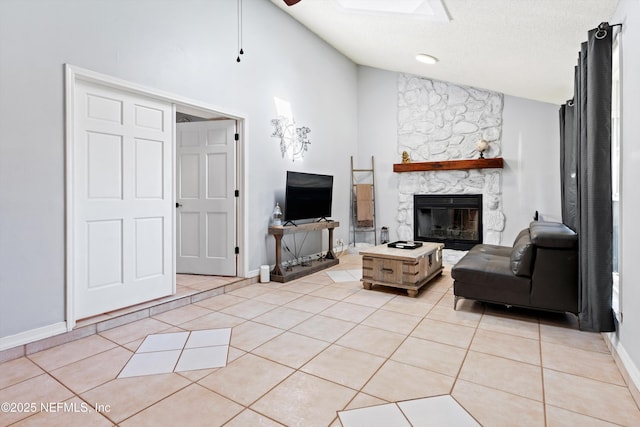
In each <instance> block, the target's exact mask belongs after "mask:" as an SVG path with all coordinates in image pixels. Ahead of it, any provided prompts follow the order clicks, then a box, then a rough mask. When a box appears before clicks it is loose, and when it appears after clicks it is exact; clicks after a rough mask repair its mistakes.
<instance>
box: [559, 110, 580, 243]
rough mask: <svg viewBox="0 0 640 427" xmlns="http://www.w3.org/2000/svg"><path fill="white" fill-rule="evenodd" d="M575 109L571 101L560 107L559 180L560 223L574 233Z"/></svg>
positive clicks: (575, 194)
mask: <svg viewBox="0 0 640 427" xmlns="http://www.w3.org/2000/svg"><path fill="white" fill-rule="evenodd" d="M574 124H575V109H574V104H573V100H571V101H569V102H567V103H566V104H564V105H562V106H561V107H560V178H561V188H560V190H561V199H562V222H564V223H565V224H566V225H567V226H568V227H569V228H571V229H572V230H573V231H576V217H577V212H578V211H577V204H578V180H577V167H576V162H577V158H578V154H577V148H578V145H577V141H576V138H575V126H574Z"/></svg>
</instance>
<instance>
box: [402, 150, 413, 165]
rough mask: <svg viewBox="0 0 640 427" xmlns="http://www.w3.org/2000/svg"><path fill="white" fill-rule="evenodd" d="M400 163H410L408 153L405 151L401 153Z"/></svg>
mask: <svg viewBox="0 0 640 427" xmlns="http://www.w3.org/2000/svg"><path fill="white" fill-rule="evenodd" d="M402 163H405V164H406V163H411V157H409V153H407V152H406V151H403V152H402Z"/></svg>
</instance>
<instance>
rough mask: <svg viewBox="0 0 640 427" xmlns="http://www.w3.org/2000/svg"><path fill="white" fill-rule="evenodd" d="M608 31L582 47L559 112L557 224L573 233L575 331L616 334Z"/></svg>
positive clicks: (593, 34)
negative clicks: (576, 269) (576, 242)
mask: <svg viewBox="0 0 640 427" xmlns="http://www.w3.org/2000/svg"><path fill="white" fill-rule="evenodd" d="M611 33H612V31H611V27H610V26H609V25H608V24H606V23H605V24H601V25H600V26H599V27H598V28H596V29H593V30H591V31H590V32H589V37H588V41H587V42H585V43H583V44H582V50H581V52H580V54H579V57H578V65H577V67H576V75H575V89H574V91H575V93H574V97H573V100H572V101H569V102H568V103H567V104H565V105H563V106H562V107H561V109H560V132H561V135H560V139H561V165H560V167H561V179H562V187H561V188H562V191H561V193H562V220H563V222H564V223H565V224H567V225H568V226H569V227H571V228H572V229H574V230H575V231H576V232H577V233H578V238H579V245H580V246H579V258H580V262H579V264H580V274H579V276H580V295H579V301H580V302H579V310H580V313H579V314H578V318H579V320H580V329H582V330H586V331H597V332H608V331H613V330H615V322H614V316H613V310H612V309H611V285H612V279H611V269H612V263H611V262H612V232H613V230H612V227H613V226H612V213H611V40H612V34H611Z"/></svg>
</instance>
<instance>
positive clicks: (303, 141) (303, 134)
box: [271, 116, 311, 162]
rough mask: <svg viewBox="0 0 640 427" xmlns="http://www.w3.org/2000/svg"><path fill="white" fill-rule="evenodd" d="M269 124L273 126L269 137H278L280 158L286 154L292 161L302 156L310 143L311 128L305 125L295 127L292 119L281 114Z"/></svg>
mask: <svg viewBox="0 0 640 427" xmlns="http://www.w3.org/2000/svg"><path fill="white" fill-rule="evenodd" d="M271 124H272V125H273V127H274V131H273V133H272V134H271V137H273V138H279V139H280V152H281V153H282V158H284V157H285V155H286V156H287V157H289V158H290V159H291V161H293V162H295V161H296V159H301V158H303V157H304V153H305V152H306V151H307V150H308V149H309V144H311V141H309V133H310V132H311V129H309V128H308V127H306V126H303V127H296V124H295V122H294V121H293V119H290V118H288V117H283V116H279V117H278V118H276V119H273V120H271Z"/></svg>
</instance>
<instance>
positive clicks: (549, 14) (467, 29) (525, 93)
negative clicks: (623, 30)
mask: <svg viewBox="0 0 640 427" xmlns="http://www.w3.org/2000/svg"><path fill="white" fill-rule="evenodd" d="M271 1H272V2H273V3H274V4H276V5H277V6H278V7H281V8H282V9H283V10H285V11H286V12H287V13H289V14H290V15H291V16H292V17H293V18H294V19H296V20H297V21H299V22H300V23H302V24H303V25H304V26H305V27H307V28H309V29H310V30H311V31H313V32H314V33H315V34H317V35H318V36H319V37H321V38H322V39H324V40H325V41H326V42H327V43H329V44H331V45H332V46H334V47H335V48H336V49H337V50H338V51H340V52H342V53H343V54H344V55H346V56H347V57H349V58H350V59H351V60H353V61H354V62H355V63H357V64H360V65H366V66H370V67H376V68H381V69H384V70H391V71H399V72H406V73H411V74H416V75H419V76H424V77H429V78H433V79H437V80H444V81H448V82H452V83H457V84H461V85H468V86H475V87H479V88H484V89H490V90H494V91H498V92H502V93H505V94H508V95H513V96H519V97H523V98H529V99H535V100H539V101H544V102H551V103H555V104H560V103H562V102H564V101H565V100H567V99H569V98H571V97H572V93H573V68H574V65H575V63H576V59H577V53H578V51H579V49H580V43H582V42H583V41H584V40H585V39H586V37H587V31H588V30H590V29H592V28H594V27H596V26H598V24H599V23H600V22H603V21H609V20H610V18H611V16H612V15H613V13H614V11H615V8H616V6H617V3H618V0H443V3H444V6H445V8H446V10H447V12H448V14H449V17H450V18H451V21H450V22H430V21H428V20H425V19H424V18H422V19H421V18H419V17H416V16H410V15H394V14H384V13H366V12H354V11H347V10H345V9H343V8H342V7H340V6H339V5H338V3H337V2H336V1H335V0H302V1H300V2H299V3H298V4H296V5H295V6H291V7H288V6H286V5H285V3H284V2H283V1H282V0H271ZM372 1H375V0H372ZM418 53H427V54H430V55H433V56H435V57H437V58H438V59H439V62H438V63H437V64H435V65H425V64H421V63H419V62H417V61H416V60H415V55H416V54H418Z"/></svg>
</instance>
